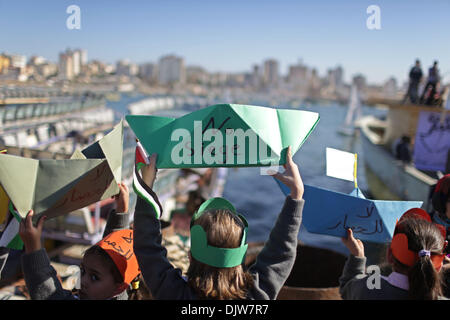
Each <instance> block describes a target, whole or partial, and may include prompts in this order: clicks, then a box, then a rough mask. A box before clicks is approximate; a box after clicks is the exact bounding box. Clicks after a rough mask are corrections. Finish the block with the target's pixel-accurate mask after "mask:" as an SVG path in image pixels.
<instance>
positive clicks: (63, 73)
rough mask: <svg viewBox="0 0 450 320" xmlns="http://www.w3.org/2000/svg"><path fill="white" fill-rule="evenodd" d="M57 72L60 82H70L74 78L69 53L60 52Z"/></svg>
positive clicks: (71, 57)
mask: <svg viewBox="0 0 450 320" xmlns="http://www.w3.org/2000/svg"><path fill="white" fill-rule="evenodd" d="M58 67H59V72H58V77H59V78H60V79H61V80H72V79H73V78H74V75H75V74H74V71H73V69H74V68H73V56H72V53H71V52H70V51H69V52H67V51H66V52H61V53H60V54H59V65H58Z"/></svg>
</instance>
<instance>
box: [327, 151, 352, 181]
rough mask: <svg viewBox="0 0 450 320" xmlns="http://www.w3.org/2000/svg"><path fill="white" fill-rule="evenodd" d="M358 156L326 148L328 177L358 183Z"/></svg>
mask: <svg viewBox="0 0 450 320" xmlns="http://www.w3.org/2000/svg"><path fill="white" fill-rule="evenodd" d="M356 170H357V154H356V153H350V152H345V151H341V150H337V149H333V148H326V175H327V176H329V177H333V178H338V179H343V180H347V181H353V182H355V188H357V187H358V183H357V173H356Z"/></svg>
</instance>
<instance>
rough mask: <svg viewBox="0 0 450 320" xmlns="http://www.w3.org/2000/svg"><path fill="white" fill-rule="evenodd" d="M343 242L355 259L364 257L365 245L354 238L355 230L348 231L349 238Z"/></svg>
mask: <svg viewBox="0 0 450 320" xmlns="http://www.w3.org/2000/svg"><path fill="white" fill-rule="evenodd" d="M342 242H343V243H344V244H345V246H346V247H347V248H348V250H349V251H350V254H352V255H354V256H355V257H364V244H363V243H362V241H361V240H359V239H355V237H353V230H352V229H351V228H348V229H347V238H342Z"/></svg>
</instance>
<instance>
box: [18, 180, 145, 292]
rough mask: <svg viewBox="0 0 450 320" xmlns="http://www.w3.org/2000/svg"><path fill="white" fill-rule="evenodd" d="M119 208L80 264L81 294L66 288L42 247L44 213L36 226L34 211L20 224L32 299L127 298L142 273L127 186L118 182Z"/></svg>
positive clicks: (24, 259) (23, 263)
mask: <svg viewBox="0 0 450 320" xmlns="http://www.w3.org/2000/svg"><path fill="white" fill-rule="evenodd" d="M119 188H120V193H119V195H118V196H116V206H117V207H116V210H117V211H119V213H117V212H116V211H113V212H111V213H110V215H109V217H108V222H107V224H106V227H105V232H104V234H103V236H104V238H103V239H102V240H101V241H99V242H98V243H97V244H95V245H94V246H92V247H90V248H89V249H88V250H86V252H85V254H84V256H83V260H82V262H81V265H80V271H81V279H80V280H81V281H80V282H81V288H80V290H79V292H78V294H75V295H74V294H73V293H72V292H70V291H68V290H64V289H63V288H62V286H61V283H60V282H59V280H58V278H57V276H56V271H55V269H54V268H53V267H52V266H51V265H50V260H49V258H48V256H47V253H46V251H45V249H44V248H42V246H41V234H42V228H43V224H44V220H45V216H44V217H42V218H40V219H39V221H38V222H37V226H36V227H35V226H33V222H32V217H33V211H32V210H30V211H29V213H28V215H27V217H26V218H25V219H22V222H21V223H20V229H19V234H20V237H21V238H22V240H23V242H24V246H25V254H24V255H23V256H22V269H23V273H24V278H25V282H26V285H27V288H28V290H29V293H30V296H31V299H33V300H63V299H64V300H66V299H70V300H72V299H90V300H98V299H128V295H127V291H126V289H127V288H128V286H129V285H130V283H131V282H132V280H133V279H135V278H136V277H137V276H138V274H139V268H138V265H137V260H136V257H135V256H134V253H133V246H132V243H133V230H131V229H123V228H124V227H125V226H126V225H127V224H128V199H129V193H128V188H127V186H126V185H125V184H123V183H121V184H119Z"/></svg>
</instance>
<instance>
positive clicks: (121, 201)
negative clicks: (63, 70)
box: [103, 182, 130, 238]
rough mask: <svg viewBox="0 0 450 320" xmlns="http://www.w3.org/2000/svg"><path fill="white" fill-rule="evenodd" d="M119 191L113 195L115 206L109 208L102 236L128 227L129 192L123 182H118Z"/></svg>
mask: <svg viewBox="0 0 450 320" xmlns="http://www.w3.org/2000/svg"><path fill="white" fill-rule="evenodd" d="M119 189H120V192H119V194H118V195H116V196H114V199H115V202H116V208H115V209H113V210H111V212H110V213H109V215H108V220H107V221H106V226H105V231H103V238H104V237H106V236H107V235H108V234H110V233H111V232H113V231H117V230H121V229H125V228H128V223H129V221H128V219H129V213H128V204H129V199H130V192H129V190H128V187H127V185H126V184H125V183H123V182H121V183H119Z"/></svg>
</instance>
